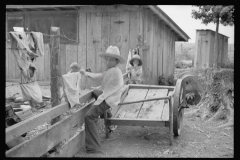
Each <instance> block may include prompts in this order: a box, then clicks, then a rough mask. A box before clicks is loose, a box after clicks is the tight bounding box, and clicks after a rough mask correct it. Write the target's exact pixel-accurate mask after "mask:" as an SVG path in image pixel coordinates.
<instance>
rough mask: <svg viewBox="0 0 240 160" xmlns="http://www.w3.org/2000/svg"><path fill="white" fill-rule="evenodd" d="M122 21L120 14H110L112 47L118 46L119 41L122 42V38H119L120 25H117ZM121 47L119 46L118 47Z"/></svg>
mask: <svg viewBox="0 0 240 160" xmlns="http://www.w3.org/2000/svg"><path fill="white" fill-rule="evenodd" d="M119 20H120V13H119V12H111V13H110V36H109V38H110V41H109V42H110V45H112V46H118V45H119V41H120V40H121V37H120V36H119V32H120V30H119V25H120V24H118V23H115V22H117V21H119ZM118 47H119V46H118Z"/></svg>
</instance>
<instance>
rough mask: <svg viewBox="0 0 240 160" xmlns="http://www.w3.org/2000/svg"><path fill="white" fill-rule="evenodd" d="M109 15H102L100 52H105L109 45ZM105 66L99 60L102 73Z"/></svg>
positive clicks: (106, 13)
mask: <svg viewBox="0 0 240 160" xmlns="http://www.w3.org/2000/svg"><path fill="white" fill-rule="evenodd" d="M109 38H110V14H109V13H108V12H103V13H102V23H101V51H102V52H105V51H106V50H107V48H108V47H109V45H110V42H109V40H110V39H109ZM105 69H106V65H105V63H104V61H103V59H101V70H102V71H104V70H105Z"/></svg>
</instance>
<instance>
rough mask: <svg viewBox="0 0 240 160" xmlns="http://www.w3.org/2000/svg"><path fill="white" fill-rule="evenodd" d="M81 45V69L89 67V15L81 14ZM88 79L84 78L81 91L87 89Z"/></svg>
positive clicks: (79, 52) (79, 51) (79, 47)
mask: <svg viewBox="0 0 240 160" xmlns="http://www.w3.org/2000/svg"><path fill="white" fill-rule="evenodd" d="M78 26H79V31H78V33H79V35H78V36H79V44H78V63H79V64H80V66H81V68H84V69H86V67H87V63H86V62H87V14H86V13H83V12H79V25H78ZM86 80H87V78H86V77H84V76H82V79H81V89H85V86H86Z"/></svg>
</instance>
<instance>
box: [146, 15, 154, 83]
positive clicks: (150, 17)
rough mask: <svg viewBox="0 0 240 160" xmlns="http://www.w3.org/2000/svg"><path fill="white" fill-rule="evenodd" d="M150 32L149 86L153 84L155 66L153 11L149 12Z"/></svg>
mask: <svg viewBox="0 0 240 160" xmlns="http://www.w3.org/2000/svg"><path fill="white" fill-rule="evenodd" d="M148 23H149V26H148V27H149V28H148V29H149V32H148V35H149V45H150V48H149V52H150V53H149V61H148V63H147V64H148V65H149V80H148V82H149V84H153V69H152V68H153V64H152V59H153V49H154V43H153V34H154V33H153V31H154V30H153V26H154V20H153V13H152V12H151V11H149V22H148Z"/></svg>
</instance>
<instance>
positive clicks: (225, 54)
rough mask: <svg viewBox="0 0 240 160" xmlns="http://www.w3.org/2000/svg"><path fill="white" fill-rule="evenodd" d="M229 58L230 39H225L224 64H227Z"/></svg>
mask: <svg viewBox="0 0 240 160" xmlns="http://www.w3.org/2000/svg"><path fill="white" fill-rule="evenodd" d="M227 57H228V38H227V37H224V56H223V64H226V61H227Z"/></svg>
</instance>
